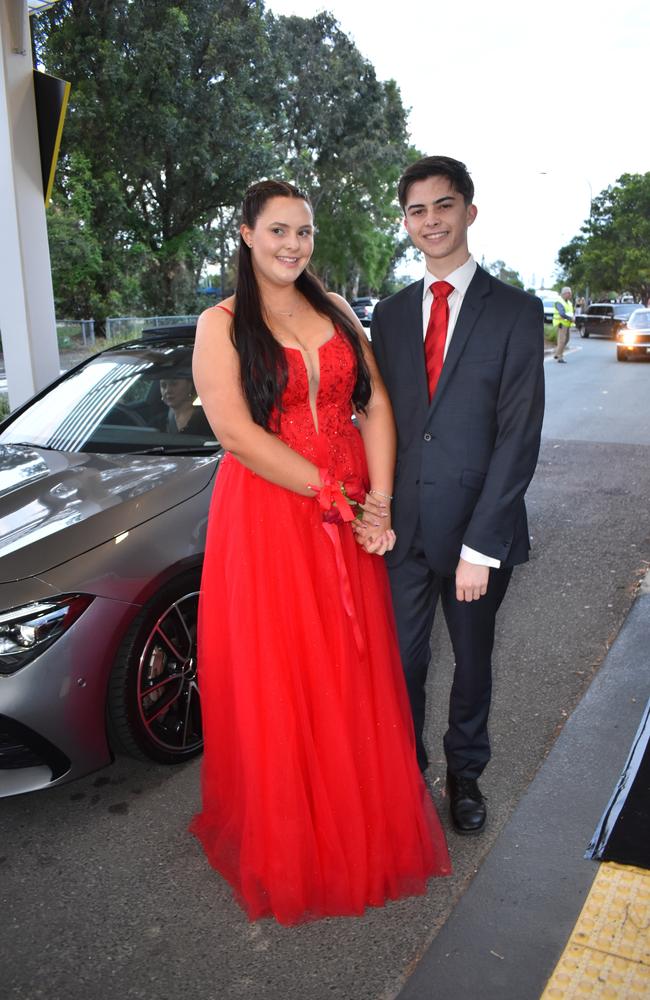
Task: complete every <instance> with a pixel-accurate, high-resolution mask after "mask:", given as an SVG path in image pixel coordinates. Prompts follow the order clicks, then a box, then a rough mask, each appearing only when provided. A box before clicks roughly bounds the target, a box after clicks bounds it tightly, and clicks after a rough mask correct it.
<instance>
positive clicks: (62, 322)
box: [56, 319, 95, 347]
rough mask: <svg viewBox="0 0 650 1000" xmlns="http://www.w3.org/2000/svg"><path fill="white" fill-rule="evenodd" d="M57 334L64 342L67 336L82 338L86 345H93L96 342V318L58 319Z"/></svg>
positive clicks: (60, 340) (76, 338)
mask: <svg viewBox="0 0 650 1000" xmlns="http://www.w3.org/2000/svg"><path fill="white" fill-rule="evenodd" d="M56 335H57V338H58V340H59V343H60V344H61V342H63V343H64V346H65V340H66V339H67V338H71V339H75V340H82V341H83V345H84V347H88V346H90V347H92V346H93V344H94V343H95V320H94V319H58V320H57V321H56Z"/></svg>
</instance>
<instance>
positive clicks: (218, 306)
mask: <svg viewBox="0 0 650 1000" xmlns="http://www.w3.org/2000/svg"><path fill="white" fill-rule="evenodd" d="M215 309H223V311H224V312H226V313H228V315H229V316H234V315H235V314H234V312H233V311H232V309H229V308H228V306H222V305H221V303H220V302H218V303H217V305H216V306H215Z"/></svg>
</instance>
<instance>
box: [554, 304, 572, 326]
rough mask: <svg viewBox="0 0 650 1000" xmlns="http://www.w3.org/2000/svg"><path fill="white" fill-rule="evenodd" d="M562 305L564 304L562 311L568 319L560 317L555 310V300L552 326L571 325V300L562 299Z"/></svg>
mask: <svg viewBox="0 0 650 1000" xmlns="http://www.w3.org/2000/svg"><path fill="white" fill-rule="evenodd" d="M562 305H563V306H564V311H565V313H566V314H567V316H568V317H570V318H569V319H562V317H561V316H560V314H559V312H558V311H557V302H556V303H555V306H554V308H553V326H572V324H573V302H572V301H571V300H570V299H569V301H568V302H567V301H566V300H565V299H562Z"/></svg>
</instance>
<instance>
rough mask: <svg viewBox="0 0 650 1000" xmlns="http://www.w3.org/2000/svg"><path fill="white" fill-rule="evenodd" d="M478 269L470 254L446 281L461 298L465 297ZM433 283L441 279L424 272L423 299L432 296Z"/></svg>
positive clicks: (427, 271)
mask: <svg viewBox="0 0 650 1000" xmlns="http://www.w3.org/2000/svg"><path fill="white" fill-rule="evenodd" d="M476 267H477V264H476V261H475V260H474V258H473V257H472V255H471V254H470V255H469V257H468V258H467V260H466V261H465V263H464V264H461V265H460V267H457V268H456V270H455V271H452V272H451V274H448V275H447V277H446V278H445V281H448V282H449V284H450V285H453V286H454V288H455V289H456V291H457V292H460V294H461V296H463V295H464V294H465V292H466V291H467V289H468V288H469V285H470V282H471V280H472V278H473V277H474V274H475V272H476ZM432 281H440V278H436V276H435V274H431V272H430V271H429V270H426V271H425V272H424V288H423V290H422V298H425V297H426V296H427V295H431V282H432ZM450 294H451V293H450Z"/></svg>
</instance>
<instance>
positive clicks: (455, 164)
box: [371, 156, 544, 834]
mask: <svg viewBox="0 0 650 1000" xmlns="http://www.w3.org/2000/svg"><path fill="white" fill-rule="evenodd" d="M398 194H399V200H400V204H401V207H402V210H403V212H404V225H405V227H406V230H407V232H408V234H409V236H410V237H411V240H412V242H413V243H414V245H415V246H416V247H417V248H418V249H419V250H421V251H422V253H423V254H424V257H425V261H426V269H427V270H426V274H425V278H424V280H423V281H418V282H416V283H415V284H413V285H410V286H409V287H408V288H405V289H403V290H402V291H400V292H397V293H396V294H395V295H392V296H391V297H390V298H387V299H384V300H383V301H382V302H380V303H379V304H378V305H377V306H375V310H374V314H373V318H372V329H371V336H372V347H373V351H374V353H375V357H376V359H377V363H378V365H379V369H380V372H381V375H382V377H383V379H384V381H385V383H386V386H387V389H388V392H389V394H390V398H391V402H392V405H393V410H394V413H395V421H396V425H397V436H398V448H397V465H396V470H395V486H394V490H393V492H394V501H393V510H392V526H393V528H394V529H395V532H396V534H397V542H396V545H395V548H394V549H393V551H392V552H390V553H387V555H386V561H387V564H388V569H389V574H390V581H391V589H392V593H393V602H394V606H395V615H396V620H397V628H398V633H399V639H400V649H401V654H402V661H403V664H404V671H405V674H406V681H407V686H408V690H409V697H410V699H411V707H412V711H413V719H414V724H415V736H416V748H417V754H418V761H419V764H420V767H421V769H422V770H423V771H424V770H426V768H427V766H428V759H427V754H426V750H425V748H424V743H423V739H422V730H423V725H424V710H425V690H424V688H425V681H426V676H427V670H428V666H429V660H430V656H431V654H430V645H429V644H430V635H431V628H432V625H433V617H434V613H435V609H436V605H437V602H438V599H439V598H440V601H441V603H442V607H443V611H444V614H445V618H446V621H447V627H448V629H449V635H450V638H451V642H452V645H453V650H454V657H455V661H456V665H455V670H454V678H453V683H452V689H451V695H450V703H449V726H448V729H447V732H446V734H445V737H444V748H445V754H446V758H447V790H448V795H449V800H450V809H451V816H452V821H453V824H454V827H455V829H456V830H457V831H458V832H459V833H467V834H469V833H478V832H479V831H480V830H481V829H482V828H483V826H484V825H485V820H486V808H485V800H484V798H483V796H482V794H481V791H480V789H479V786H478V783H477V779H478V778H479V776H480V775H481V773H482V771H483V769H484V767H485V765H486V764H487V762H488V760H489V757H490V744H489V739H488V729H487V723H488V713H489V709H490V698H491V689H492V664H491V656H492V647H493V643H494V627H495V617H496V613H497V610H498V608H499V605H500V604H501V601H502V600H503V597H504V595H505V592H506V588H507V586H508V582H509V579H510V575H511V572H512V567H513V566H514V565H516V564H517V563H521V562H525V561H526V560H527V559H528V550H529V536H528V525H527V520H526V508H525V505H524V494H525V492H526V489H527V487H528V484H529V483H530V480H531V478H532V475H533V472H534V470H535V465H536V463H537V455H538V451H539V443H540V434H541V426H542V416H543V411H544V379H543V357H544V333H543V330H544V314H543V306H542V302H541V300H540V299H538V298H536V297H534V296H531V295H528V294H526V293H525V292H523V291H520V290H519V289H517V288H514V287H512V286H510V285H506V284H503V283H502V282H500V281H498V280H497V279H496V278H493V277H492V276H491V275H489V274H488V273H487V272H486V271H484V270H483V269H482V268H481V267H479V266H477V264H476V262H475V261H474V259H473V258H472V257H471V256H470V253H469V249H468V242H467V234H468V229H469V227H470V226H471V225H472V223H473V222H474V219H475V218H476V207H475V205H474V204H473V197H474V185H473V183H472V180H471V178H470V176H469V174H468V172H467V169H466V167H465V165H464V164H463V163H460V162H459V161H458V160H453V159H451V158H450V157H445V156H430V157H425V158H424V159H422V160H419V161H418V162H417V163H414V164H412V165H411V166H410V167H408V169H407V170H406V171H405V172H404V174H403V176H402V178H401V179H400V182H399V188H398Z"/></svg>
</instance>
